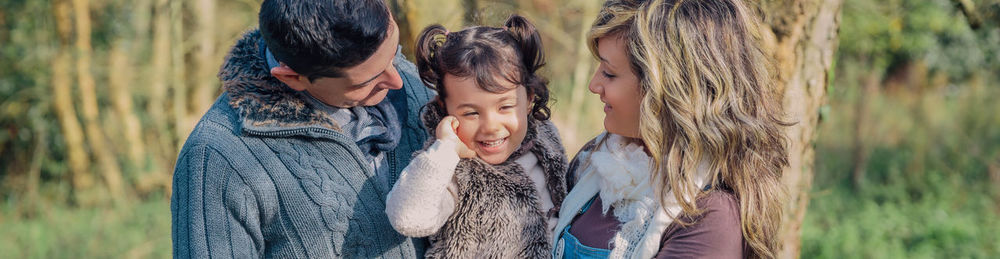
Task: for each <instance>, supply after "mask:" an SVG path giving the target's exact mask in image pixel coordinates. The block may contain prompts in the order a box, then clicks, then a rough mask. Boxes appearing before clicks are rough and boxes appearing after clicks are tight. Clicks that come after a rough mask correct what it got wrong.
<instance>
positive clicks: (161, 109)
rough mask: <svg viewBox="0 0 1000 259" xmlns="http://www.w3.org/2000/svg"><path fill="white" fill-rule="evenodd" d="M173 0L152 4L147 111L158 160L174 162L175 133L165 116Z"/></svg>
mask: <svg viewBox="0 0 1000 259" xmlns="http://www.w3.org/2000/svg"><path fill="white" fill-rule="evenodd" d="M169 4H170V0H156V2H155V4H154V5H153V10H154V11H153V12H154V15H153V17H154V18H153V44H152V45H153V50H152V52H153V53H152V56H151V58H150V60H151V62H152V64H151V68H152V70H151V71H150V77H149V79H150V80H149V101H148V102H147V105H146V111H147V112H148V113H149V120H150V124H151V125H152V127H153V134H149V135H148V136H147V137H148V138H150V140H149V143H152V145H151V146H152V147H153V150H154V151H155V154H156V156H157V160H163V161H172V160H170V159H169V158H170V157H171V156H172V155H173V137H172V136H173V135H172V134H171V133H170V130H169V128H168V125H169V122H168V119H167V115H166V112H165V111H166V110H167V105H166V100H167V86H168V85H169V81H168V80H169V78H168V75H169V74H170V47H171V46H170V9H169Z"/></svg>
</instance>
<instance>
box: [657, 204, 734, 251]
mask: <svg viewBox="0 0 1000 259" xmlns="http://www.w3.org/2000/svg"><path fill="white" fill-rule="evenodd" d="M696 203H697V204H698V208H699V209H701V214H699V215H697V216H682V217H679V218H678V219H679V220H685V221H688V222H693V224H690V225H686V226H685V225H682V224H679V223H677V222H674V224H671V226H670V227H669V228H667V231H666V232H665V233H664V234H663V239H662V242H661V245H660V252H659V253H658V255H657V258H665V257H664V256H666V257H674V256H680V257H681V258H686V257H709V258H735V257H742V256H743V254H744V248H745V245H744V243H745V242H744V240H743V230H742V227H741V226H740V210H739V201H738V200H737V198H736V196H735V195H733V194H732V193H730V192H726V191H721V190H716V191H712V192H709V193H707V194H705V195H703V196H701V197H700V198H698V200H697V201H696ZM706 248H711V249H706Z"/></svg>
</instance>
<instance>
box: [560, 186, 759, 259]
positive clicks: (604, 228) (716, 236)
mask: <svg viewBox="0 0 1000 259" xmlns="http://www.w3.org/2000/svg"><path fill="white" fill-rule="evenodd" d="M601 203H602V202H601V198H600V197H597V198H596V199H594V203H593V204H591V205H590V209H587V211H586V212H584V213H583V214H581V215H578V216H577V217H576V218H574V219H573V222H572V223H571V224H570V229H569V232H570V234H573V236H574V237H576V238H577V239H579V240H580V243H581V244H583V245H586V246H589V247H594V248H601V249H612V246H611V244H610V243H611V240H612V238H614V235H615V233H616V232H618V229H620V228H621V222H618V219H617V218H615V216H614V215H615V214H614V210H615V209H614V207H611V208H610V209H608V213H607V214H606V215H602V214H601ZM696 203H697V204H698V208H700V209H702V214H701V215H699V216H698V217H697V218H694V219H696V221H695V224H693V225H689V226H687V227H682V226H681V225H680V224H679V223H677V222H674V223H672V224H670V226H668V227H667V230H666V231H665V232H664V233H663V238H662V239H661V240H662V241H660V251H659V252H658V253H657V254H656V258H742V257H743V255H744V254H745V253H744V249H746V248H747V246H746V244H745V242H744V241H743V232H742V231H741V228H740V211H739V204H738V203H737V202H736V198H735V197H734V196H733V195H732V194H730V193H727V192H722V191H714V192H711V193H709V194H708V195H705V196H703V197H702V198H699V199H698V200H697V201H696ZM680 219H683V220H684V221H687V222H691V221H692V218H691V217H689V216H682V217H680Z"/></svg>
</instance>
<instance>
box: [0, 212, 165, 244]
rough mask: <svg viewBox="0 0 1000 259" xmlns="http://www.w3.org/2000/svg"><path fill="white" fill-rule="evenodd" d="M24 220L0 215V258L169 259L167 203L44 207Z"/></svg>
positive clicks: (18, 217) (4, 213)
mask: <svg viewBox="0 0 1000 259" xmlns="http://www.w3.org/2000/svg"><path fill="white" fill-rule="evenodd" d="M41 211H42V212H41V213H39V214H37V215H36V216H35V217H33V218H30V219H23V218H22V217H21V215H19V214H21V213H20V212H19V211H18V210H17V209H13V208H3V211H2V212H0V219H2V220H0V258H169V257H170V254H171V242H170V203H169V202H168V201H166V200H163V199H156V200H151V201H146V202H143V203H138V204H133V205H127V206H123V207H120V208H118V209H110V208H82V209H70V208H66V207H63V205H59V206H51V207H46V208H43V210H41Z"/></svg>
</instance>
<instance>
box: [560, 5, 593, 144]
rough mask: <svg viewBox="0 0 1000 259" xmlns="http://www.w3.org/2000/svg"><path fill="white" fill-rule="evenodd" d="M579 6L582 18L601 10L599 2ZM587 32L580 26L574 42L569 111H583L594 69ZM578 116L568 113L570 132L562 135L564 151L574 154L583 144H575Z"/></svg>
mask: <svg viewBox="0 0 1000 259" xmlns="http://www.w3.org/2000/svg"><path fill="white" fill-rule="evenodd" d="M581 4H582V5H583V16H582V17H597V13H598V12H599V10H600V8H601V6H600V4H601V3H600V2H598V1H584V2H583V3H581ZM588 31H590V26H586V24H583V25H581V26H580V31H579V34H578V35H577V37H578V38H577V40H576V53H575V56H576V66H574V68H573V81H572V84H571V85H572V86H573V87H572V90H571V91H572V93H571V94H570V98H569V110H570V111H582V110H583V101H584V100H585V99H586V96H585V95H586V93H587V92H588V91H589V90H587V87H588V85H589V81H590V80H589V79H590V78H589V77H590V75H591V73H592V72H593V70H594V68H593V67H591V64H593V63H594V62H593V61H591V59H592V57H591V54H590V48H589V47H588V46H587V45H588V42H587V32H588ZM580 115H582V112H570V113H569V118H567V119H566V122H568V123H571V124H569V125H571V126H570V130H566V131H564V132H565V133H564V134H566V135H567V137H566V138H564V139H566V140H569V141H570V142H571V143H568V144H569V145H567V149H566V150H573V151H571V152H576V150H579V148H580V147H581V146H583V144H584V143H576V142H577V141H576V140H577V139H579V138H578V137H577V133H578V132H577V131H578V130H577V128H578V127H579V126H580Z"/></svg>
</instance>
